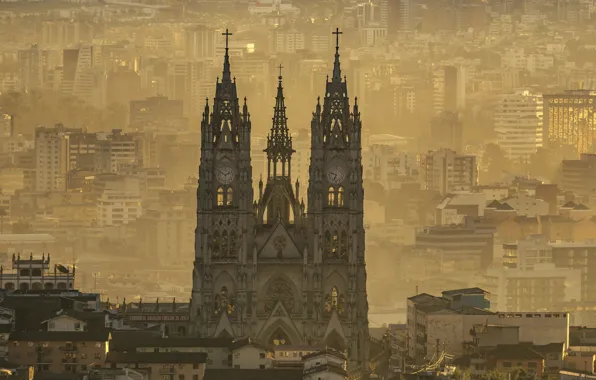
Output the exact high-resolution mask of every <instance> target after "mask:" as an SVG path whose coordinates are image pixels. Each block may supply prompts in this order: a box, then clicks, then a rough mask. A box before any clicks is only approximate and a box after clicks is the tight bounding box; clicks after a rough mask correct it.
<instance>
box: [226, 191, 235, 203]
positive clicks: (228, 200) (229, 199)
mask: <svg viewBox="0 0 596 380" xmlns="http://www.w3.org/2000/svg"><path fill="white" fill-rule="evenodd" d="M233 200H234V190H232V188H231V187H228V191H227V192H226V206H231V205H232V201H233Z"/></svg>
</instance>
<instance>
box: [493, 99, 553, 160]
mask: <svg viewBox="0 0 596 380" xmlns="http://www.w3.org/2000/svg"><path fill="white" fill-rule="evenodd" d="M542 113H543V110H542V96H541V95H535V94H532V93H531V92H530V91H518V92H516V93H514V94H507V95H502V96H501V98H500V101H499V104H498V106H497V109H496V110H495V116H494V123H495V132H496V134H497V143H498V145H499V146H500V147H501V149H503V151H504V152H505V154H506V155H507V157H508V158H509V159H510V160H512V161H514V162H517V161H519V160H528V159H529V158H530V156H531V155H532V154H534V153H536V150H538V148H540V147H542V139H543V135H542V123H543V120H542Z"/></svg>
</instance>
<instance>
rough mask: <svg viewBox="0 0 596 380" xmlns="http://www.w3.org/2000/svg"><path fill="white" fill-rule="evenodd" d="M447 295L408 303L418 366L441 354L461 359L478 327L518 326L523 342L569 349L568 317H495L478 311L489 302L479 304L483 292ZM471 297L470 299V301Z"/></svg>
mask: <svg viewBox="0 0 596 380" xmlns="http://www.w3.org/2000/svg"><path fill="white" fill-rule="evenodd" d="M446 293H447V292H443V296H442V297H435V296H432V295H429V294H426V293H422V294H419V295H416V296H413V297H410V298H408V300H407V305H408V311H407V313H408V314H407V319H408V323H407V330H408V339H409V342H410V345H409V355H410V357H412V358H415V360H416V361H417V362H421V363H422V362H427V361H428V360H429V359H430V358H431V357H432V356H433V355H436V354H437V353H441V352H446V353H449V354H450V355H454V356H458V355H462V354H463V352H464V351H463V350H464V346H465V344H464V343H466V342H472V341H473V336H472V333H473V331H474V327H475V326H477V325H500V326H517V327H519V341H520V342H532V343H533V344H535V345H546V344H550V343H563V346H564V347H565V348H567V347H568V346H569V315H568V313H565V312H548V313H537V312H524V313H501V312H496V313H495V312H491V311H489V310H487V308H479V307H477V306H478V305H480V304H482V303H483V304H484V305H486V300H485V301H484V302H480V303H478V301H481V299H485V296H486V292H485V291H483V290H482V289H478V288H471V289H460V290H454V291H450V292H449V293H450V294H449V293H448V294H446ZM469 294H471V297H470V298H469V299H467V297H466V295H469ZM450 296H451V297H450ZM454 296H455V297H459V300H458V301H459V302H454V300H453V297H454Z"/></svg>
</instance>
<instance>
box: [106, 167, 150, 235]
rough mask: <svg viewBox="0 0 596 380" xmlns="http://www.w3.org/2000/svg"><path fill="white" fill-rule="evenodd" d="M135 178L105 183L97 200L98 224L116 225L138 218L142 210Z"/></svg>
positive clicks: (137, 183)
mask: <svg viewBox="0 0 596 380" xmlns="http://www.w3.org/2000/svg"><path fill="white" fill-rule="evenodd" d="M141 200H142V199H141V197H140V194H139V182H138V180H137V179H136V178H122V179H121V180H119V181H113V182H110V183H107V184H106V188H105V189H104V190H103V192H102V193H101V195H100V197H99V198H98V200H97V217H98V222H99V225H100V226H102V227H103V226H118V225H122V224H128V223H129V222H132V221H134V220H136V219H138V218H139V217H140V216H141V215H142V212H143V208H142V206H141Z"/></svg>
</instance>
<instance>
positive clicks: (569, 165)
mask: <svg viewBox="0 0 596 380" xmlns="http://www.w3.org/2000/svg"><path fill="white" fill-rule="evenodd" d="M559 187H560V189H561V190H563V191H571V192H573V193H574V194H575V196H576V199H577V200H578V201H582V202H586V203H590V204H591V203H593V201H594V200H595V199H596V198H595V196H596V154H588V153H582V154H581V155H580V158H579V160H563V161H562V162H561V182H560V183H559Z"/></svg>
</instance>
